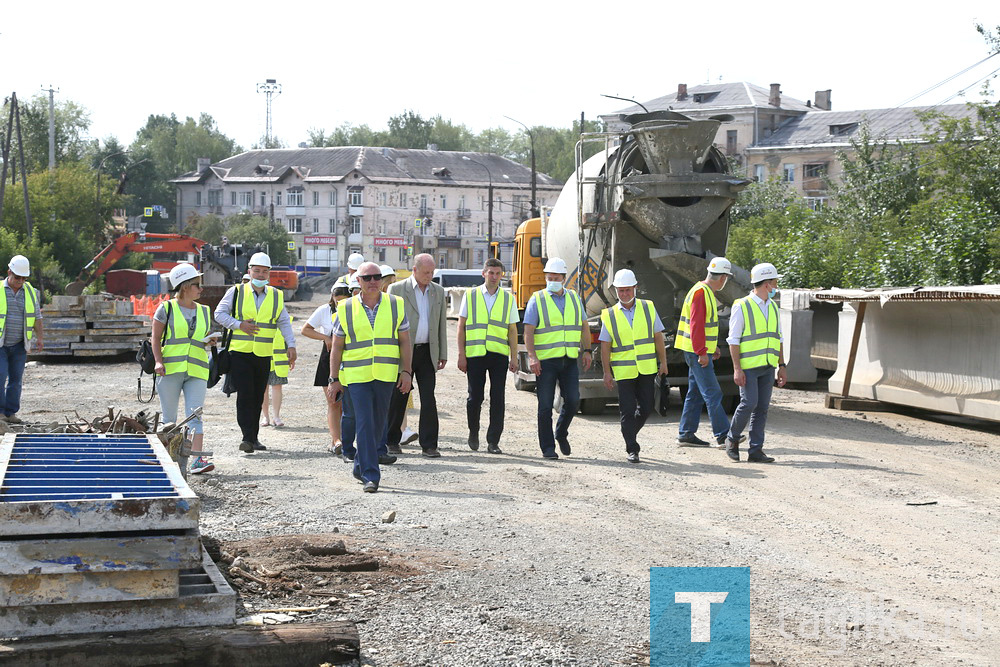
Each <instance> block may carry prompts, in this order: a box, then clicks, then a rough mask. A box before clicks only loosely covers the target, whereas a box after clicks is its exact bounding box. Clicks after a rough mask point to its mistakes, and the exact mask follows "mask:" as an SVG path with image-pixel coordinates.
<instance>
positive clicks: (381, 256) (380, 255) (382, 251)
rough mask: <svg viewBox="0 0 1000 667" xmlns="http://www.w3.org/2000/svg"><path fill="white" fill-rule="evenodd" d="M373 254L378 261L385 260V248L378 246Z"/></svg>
mask: <svg viewBox="0 0 1000 667" xmlns="http://www.w3.org/2000/svg"><path fill="white" fill-rule="evenodd" d="M375 255H376V256H377V257H378V261H380V262H384V261H385V248H379V249H378V250H376V251H375Z"/></svg>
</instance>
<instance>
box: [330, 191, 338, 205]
mask: <svg viewBox="0 0 1000 667" xmlns="http://www.w3.org/2000/svg"><path fill="white" fill-rule="evenodd" d="M336 205H337V191H336V190H330V206H336Z"/></svg>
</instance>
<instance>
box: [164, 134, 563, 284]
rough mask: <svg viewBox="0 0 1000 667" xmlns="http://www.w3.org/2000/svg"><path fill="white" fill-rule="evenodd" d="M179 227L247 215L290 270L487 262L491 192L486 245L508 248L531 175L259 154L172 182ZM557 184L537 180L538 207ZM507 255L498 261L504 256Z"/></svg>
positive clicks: (495, 164)
mask: <svg viewBox="0 0 1000 667" xmlns="http://www.w3.org/2000/svg"><path fill="white" fill-rule="evenodd" d="M171 182H172V183H174V184H175V186H176V188H177V194H176V196H177V219H178V220H179V221H180V222H179V224H180V227H181V230H183V225H184V221H186V220H187V219H188V218H189V217H190V216H191V215H207V214H210V213H213V214H216V215H220V216H227V215H231V214H234V213H240V212H245V211H246V212H250V213H253V214H255V215H262V216H265V217H268V218H270V219H272V220H273V221H274V223H275V224H280V225H282V226H284V227H285V228H286V229H287V230H288V232H289V234H290V235H291V237H292V239H293V241H294V242H295V253H296V256H297V266H296V268H297V269H298V270H300V271H304V272H307V273H324V272H327V271H341V270H343V268H342V267H344V266H346V263H347V257H348V256H349V255H350V254H351V253H353V252H360V253H361V254H362V255H364V256H365V258H366V259H370V260H372V261H376V262H378V263H380V264H389V265H390V266H392V267H394V268H396V269H405V268H409V266H410V258H411V257H412V256H413V255H415V254H418V253H421V252H428V253H431V254H433V255H434V257H435V259H436V260H437V262H438V266H440V267H443V268H478V267H481V266H482V264H483V262H484V261H485V259H486V257H487V256H488V254H487V246H488V243H487V238H488V234H489V192H490V186H491V184H492V192H493V211H492V223H493V224H492V227H493V230H492V231H493V240H494V241H497V242H499V243H500V244H501V248H502V250H505V249H506V248H507V247H509V246H510V245H512V244H513V240H514V233H515V231H516V230H517V226H518V225H519V224H520V223H521V222H522V221H523V220H525V219H527V217H528V216H529V214H530V210H529V209H530V204H529V202H530V194H531V170H530V169H529V168H528V167H525V166H524V165H521V164H519V163H517V162H514V161H512V160H508V159H506V158H503V157H500V156H497V155H492V154H486V153H472V152H458V151H438V150H436V149H435V148H434V147H433V146H431V147H428V149H427V150H414V149H396V148H372V147H356V146H350V147H334V148H296V149H262V150H253V151H247V152H245V153H241V154H239V155H235V156H233V157H230V158H227V159H225V160H222V161H220V162H217V163H215V164H210V162H209V161H208V160H199V161H198V165H197V169H196V170H195V171H192V172H188V173H186V174H182V175H181V176H179V177H177V178H175V179H173V180H172V181H171ZM561 187H562V183H561V182H560V181H558V180H556V179H554V178H551V177H549V176H548V175H546V174H541V173H539V174H536V190H537V200H538V201H537V206H552V205H553V204H555V200H556V198H557V197H558V195H559V191H560V189H561ZM506 254H507V253H502V256H504V255H506Z"/></svg>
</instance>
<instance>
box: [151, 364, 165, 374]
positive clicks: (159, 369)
mask: <svg viewBox="0 0 1000 667" xmlns="http://www.w3.org/2000/svg"><path fill="white" fill-rule="evenodd" d="M166 374H167V369H166V367H165V366H164V365H163V362H162V361H157V362H156V365H155V366H153V375H166Z"/></svg>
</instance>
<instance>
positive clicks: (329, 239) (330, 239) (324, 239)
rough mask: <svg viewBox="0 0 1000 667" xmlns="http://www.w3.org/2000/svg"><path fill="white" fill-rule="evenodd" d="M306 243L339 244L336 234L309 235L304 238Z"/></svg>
mask: <svg viewBox="0 0 1000 667" xmlns="http://www.w3.org/2000/svg"><path fill="white" fill-rule="evenodd" d="M302 242H303V243H305V244H306V245H337V237H336V236H307V237H305V238H304V239H302Z"/></svg>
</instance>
